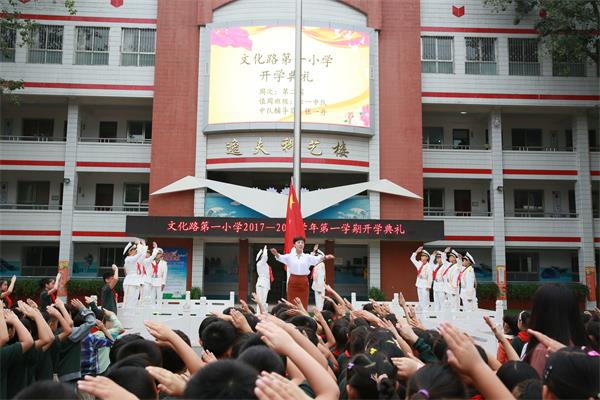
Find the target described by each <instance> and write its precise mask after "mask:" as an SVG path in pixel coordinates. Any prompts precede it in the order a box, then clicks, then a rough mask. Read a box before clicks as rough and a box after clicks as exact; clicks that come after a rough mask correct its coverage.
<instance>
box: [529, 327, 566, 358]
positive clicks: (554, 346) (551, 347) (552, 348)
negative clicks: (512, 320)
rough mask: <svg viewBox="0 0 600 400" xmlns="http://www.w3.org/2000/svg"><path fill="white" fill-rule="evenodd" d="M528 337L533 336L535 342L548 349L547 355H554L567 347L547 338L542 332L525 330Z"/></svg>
mask: <svg viewBox="0 0 600 400" xmlns="http://www.w3.org/2000/svg"><path fill="white" fill-rule="evenodd" d="M527 332H529V334H530V335H533V336H535V337H536V338H537V340H538V341H539V342H540V343H541V344H543V345H544V346H546V347H547V348H548V352H549V353H554V352H556V351H558V350H560V349H562V348H563V347H567V346H565V345H564V344H562V343H561V342H559V341H558V340H554V339H552V338H551V337H549V336H546V335H544V334H543V333H542V332H538V331H534V330H533V329H527Z"/></svg>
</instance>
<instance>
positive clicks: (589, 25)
mask: <svg viewBox="0 0 600 400" xmlns="http://www.w3.org/2000/svg"><path fill="white" fill-rule="evenodd" d="M484 2H485V4H486V5H487V6H489V7H491V8H492V9H494V10H495V11H496V12H503V11H514V13H515V18H514V23H515V25H516V24H519V23H520V22H521V21H522V20H523V19H524V18H533V20H534V24H535V25H534V27H535V29H536V30H537V31H538V32H539V36H540V40H541V41H542V43H543V44H544V46H545V48H546V50H547V51H548V52H549V53H550V54H551V55H552V56H553V57H554V58H555V59H557V60H559V61H561V62H581V61H588V60H590V61H592V62H593V63H594V64H595V65H596V69H597V70H599V68H600V0H484Z"/></svg>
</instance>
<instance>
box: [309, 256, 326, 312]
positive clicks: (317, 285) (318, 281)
mask: <svg viewBox="0 0 600 400" xmlns="http://www.w3.org/2000/svg"><path fill="white" fill-rule="evenodd" d="M317 254H318V255H320V256H325V253H323V252H322V251H321V250H317ZM312 279H313V282H312V286H311V288H312V290H313V291H314V292H315V306H316V307H317V310H319V311H323V303H324V301H325V263H324V262H323V261H321V262H320V263H318V264H317V265H315V266H314V267H313V271H312Z"/></svg>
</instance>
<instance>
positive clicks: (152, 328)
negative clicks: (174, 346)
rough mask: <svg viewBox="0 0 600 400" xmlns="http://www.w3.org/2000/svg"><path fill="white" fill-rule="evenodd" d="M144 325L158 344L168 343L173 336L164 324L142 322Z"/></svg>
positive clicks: (171, 331)
mask: <svg viewBox="0 0 600 400" xmlns="http://www.w3.org/2000/svg"><path fill="white" fill-rule="evenodd" d="M144 325H145V326H146V329H147V330H148V333H149V334H151V335H152V336H153V337H154V338H155V339H156V340H157V341H159V342H169V341H170V339H171V337H172V336H173V335H174V334H175V332H173V330H172V329H171V328H169V327H168V326H166V325H165V324H161V323H159V322H154V321H144Z"/></svg>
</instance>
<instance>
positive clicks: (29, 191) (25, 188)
mask: <svg viewBox="0 0 600 400" xmlns="http://www.w3.org/2000/svg"><path fill="white" fill-rule="evenodd" d="M49 203H50V182H48V181H41V182H35V181H19V182H17V204H18V208H25V209H39V210H43V209H48V204H49Z"/></svg>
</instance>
